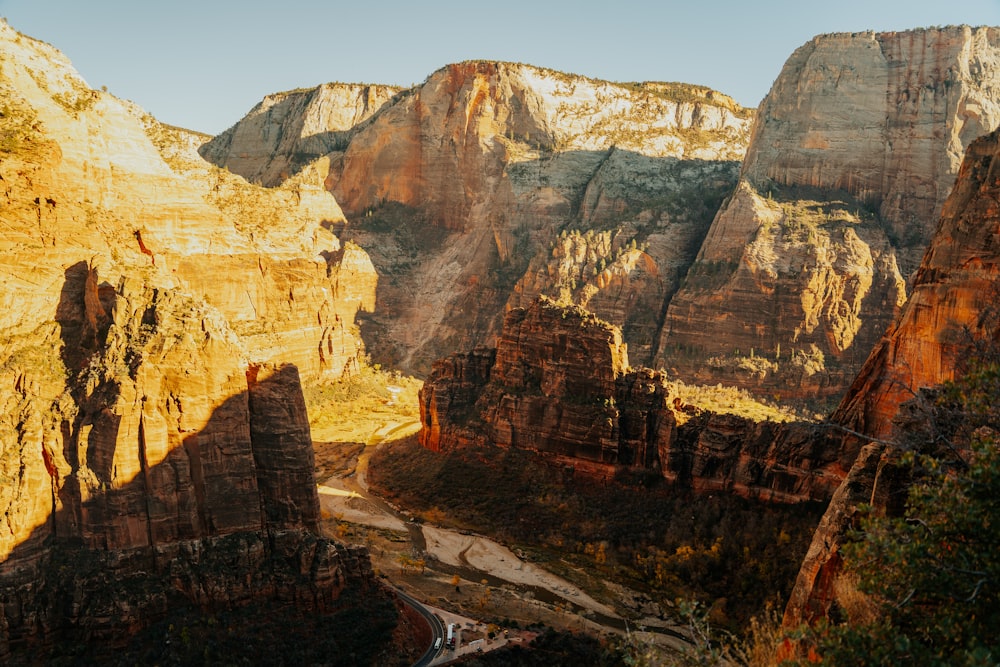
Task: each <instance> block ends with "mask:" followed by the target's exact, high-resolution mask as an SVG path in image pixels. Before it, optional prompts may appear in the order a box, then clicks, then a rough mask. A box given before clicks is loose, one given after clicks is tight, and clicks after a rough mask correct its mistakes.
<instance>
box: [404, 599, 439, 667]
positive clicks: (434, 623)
mask: <svg viewBox="0 0 1000 667" xmlns="http://www.w3.org/2000/svg"><path fill="white" fill-rule="evenodd" d="M396 594H397V595H398V596H399V598H400V599H401V600H402V601H403V602H405V603H406V604H408V605H410V607H412V608H413V609H414V610H416V612H417V613H418V614H420V615H421V616H423V617H424V618H425V619H426V620H427V622H428V623H429V624H430V626H431V643H430V645H429V647H428V648H427V650H426V651H425V652H424V654H423V655H422V656H420V659H419V660H417V661H416V662H415V663H413V667H427V665H430V664H431V663H432V662H434V658H436V657H437V656H438V653H440V652H441V648H434V646H435V644H437V641H438V640H439V639H440V640H441V644H442V646H443V644H444V623H442V622H441V620H440V619H439V618H438V617H437V616H435V615H434V613H433V612H431V610H430V609H428V608H427V607H425V606H424V605H422V604H420V602H418V601H417V600H415V599H413V598H412V597H410V596H409V595H407V594H406V593H404V592H403V591H401V590H399V589H398V588H397V589H396Z"/></svg>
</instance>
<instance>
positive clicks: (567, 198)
mask: <svg viewBox="0 0 1000 667" xmlns="http://www.w3.org/2000/svg"><path fill="white" fill-rule="evenodd" d="M749 122H750V112H749V111H747V110H744V109H741V108H739V107H738V106H737V105H735V104H734V103H733V102H732V101H731V100H729V99H728V98H726V97H725V96H724V95H720V94H719V93H715V92H713V91H709V90H707V89H703V88H697V87H694V86H684V85H680V84H669V85H668V84H635V85H622V84H613V83H608V82H603V81H595V80H592V79H587V78H584V77H578V76H571V75H566V74H561V73H558V72H553V71H550V70H544V69H539V68H535V67H530V66H526V65H514V64H509V63H495V62H467V63H460V64H455V65H449V66H447V67H445V68H442V69H441V70H438V71H437V72H434V73H433V74H431V76H430V77H428V79H427V81H426V82H425V83H424V84H422V85H421V86H418V87H417V88H414V89H412V90H410V91H405V92H403V93H400V94H399V95H397V96H396V97H395V98H394V99H393V101H392V102H390V103H388V104H386V105H385V106H384V107H383V108H382V109H381V111H380V112H379V113H377V114H376V115H375V116H373V117H372V118H371V119H370V120H368V121H367V122H366V123H364V124H363V127H360V128H359V129H358V130H357V131H356V133H355V134H354V135H353V136H352V137H351V140H350V141H349V143H348V144H347V146H346V148H345V149H344V150H343V151H340V152H335V153H332V154H331V156H330V159H331V168H330V171H329V176H328V179H327V185H328V187H329V188H330V190H331V192H333V194H334V195H335V196H336V198H337V201H338V202H340V204H341V205H342V206H343V207H344V210H345V211H346V212H347V214H348V217H349V218H350V221H351V222H350V224H348V225H347V226H346V227H345V228H344V229H343V230H342V231H340V237H341V238H342V239H353V240H354V241H356V242H357V243H358V244H359V245H360V246H362V247H364V248H366V249H368V251H369V252H370V253H371V255H372V260H373V262H374V263H375V266H376V268H377V270H378V272H379V274H380V276H382V280H381V282H380V284H379V293H378V297H377V301H378V304H379V307H378V308H377V309H376V311H375V313H374V314H373V315H372V316H370V317H366V323H365V327H363V331H364V332H365V334H366V342H367V343H368V344H369V350H370V352H371V353H372V355H373V358H375V359H378V360H379V361H381V362H383V363H385V364H392V365H395V366H398V367H400V368H402V369H404V370H411V371H415V372H421V373H423V372H426V371H427V370H429V368H430V365H431V362H432V361H433V360H434V359H437V358H439V357H441V356H444V355H445V354H449V353H451V352H453V351H454V350H456V349H471V348H473V347H476V346H477V345H481V344H488V345H493V344H494V343H495V340H496V336H497V334H498V333H499V328H500V322H501V314H502V312H503V311H504V310H505V309H506V308H510V307H515V306H520V305H527V304H529V303H530V302H531V301H532V300H533V299H534V298H535V297H536V296H538V295H539V294H546V295H549V296H553V297H558V296H559V295H560V293H561V292H563V291H568V292H569V293H570V295H571V297H572V298H574V299H576V300H577V302H580V303H583V302H586V304H587V306H588V308H590V309H592V310H594V311H595V312H596V313H598V314H599V315H600V316H601V317H604V318H606V319H608V320H609V321H611V322H613V323H615V324H618V325H623V326H624V331H625V333H626V337H627V339H628V340H629V342H630V343H632V344H633V345H635V349H636V352H635V353H636V354H640V350H643V351H644V356H643V358H644V359H645V358H646V357H647V356H648V354H649V353H651V352H652V350H653V348H654V347H655V340H656V334H655V332H658V330H659V327H660V326H661V324H662V316H663V312H664V308H665V303H666V300H667V299H668V298H669V296H670V295H671V294H672V293H673V291H674V290H675V289H676V287H677V283H678V281H679V278H680V276H681V275H683V273H684V271H685V270H686V267H687V266H688V265H689V264H690V262H691V261H692V260H693V257H694V254H695V252H696V249H697V247H698V246H699V245H700V242H701V239H702V237H703V235H704V233H705V230H706V229H707V225H708V222H709V221H710V219H711V217H712V215H713V214H714V212H715V210H716V208H717V207H718V204H719V202H720V201H721V199H722V197H723V196H724V194H725V193H726V192H727V191H729V190H730V189H731V188H732V185H733V183H734V182H735V174H736V170H737V168H738V167H737V164H738V163H737V161H738V160H739V158H740V157H741V156H742V153H743V150H744V148H745V145H746V144H745V141H746V137H747V132H748V128H749ZM587 230H594V231H595V232H596V231H598V230H600V231H602V232H603V235H602V239H600V240H594V242H592V243H589V242H588V246H589V247H588V250H587V251H586V252H583V253H581V252H579V251H577V250H573V249H570V248H568V247H567V246H566V241H565V239H564V238H561V237H560V232H564V231H565V232H566V233H567V234H571V233H573V232H574V231H576V232H578V234H577V235H578V236H581V237H582V235H583V234H584V233H585V232H586V231H587ZM637 247H641V249H642V251H641V254H640V252H639V251H638V249H637ZM632 251H635V252H632ZM557 254H558V256H557ZM605 270H607V272H608V273H607V275H605V276H602V273H603V272H604V271H605Z"/></svg>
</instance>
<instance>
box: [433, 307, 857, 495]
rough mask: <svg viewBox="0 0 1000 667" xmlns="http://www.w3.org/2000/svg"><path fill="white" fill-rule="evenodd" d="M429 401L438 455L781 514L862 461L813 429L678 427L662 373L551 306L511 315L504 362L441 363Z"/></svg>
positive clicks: (701, 417)
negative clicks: (506, 459)
mask: <svg viewBox="0 0 1000 667" xmlns="http://www.w3.org/2000/svg"><path fill="white" fill-rule="evenodd" d="M420 396H421V406H420V412H421V419H422V420H423V429H422V430H421V432H420V442H421V444H422V445H423V446H424V447H427V448H428V449H431V450H434V451H447V450H449V449H454V448H460V447H463V446H466V445H469V444H474V443H478V442H486V443H489V444H493V445H499V446H501V447H515V448H521V449H528V450H533V451H537V452H541V453H543V454H544V455H546V456H547V457H550V458H551V459H552V460H555V461H559V462H562V463H565V464H566V465H571V466H573V467H574V468H575V469H577V470H580V471H583V472H587V473H589V474H593V475H597V476H605V477H611V476H612V475H614V474H615V471H616V470H619V469H622V468H625V469H627V468H634V469H638V470H657V471H659V472H660V474H662V475H663V476H664V477H665V478H667V479H668V480H671V481H673V482H675V483H677V484H682V485H684V486H687V487H689V488H693V489H695V490H699V491H724V492H731V493H735V494H739V495H745V496H752V497H759V498H764V499H771V500H774V501H777V502H798V501H802V500H825V499H827V498H829V497H830V495H832V493H833V491H834V489H835V488H836V487H837V485H838V484H839V483H840V480H841V479H842V478H843V475H844V472H845V470H846V469H847V467H849V466H850V464H851V461H852V460H853V456H854V455H855V454H856V453H857V450H856V449H855V450H853V451H851V450H850V449H849V448H837V447H835V446H831V445H835V444H837V443H836V442H835V439H833V438H831V437H830V436H829V434H828V432H827V431H825V430H824V429H822V428H820V427H817V426H813V425H809V424H774V423H770V422H754V421H751V420H749V419H745V418H741V417H736V416H733V415H716V414H711V413H707V412H706V413H699V414H697V415H696V416H694V417H693V418H690V419H688V420H686V421H685V422H684V423H683V424H681V425H678V423H677V422H678V419H677V416H676V415H677V413H675V411H674V408H672V407H671V406H673V405H676V406H678V408H677V409H685V410H688V411H690V409H688V408H684V406H683V405H681V404H680V402H679V400H678V399H676V398H675V397H672V396H671V395H670V387H669V385H668V383H667V381H666V376H665V375H664V374H663V373H660V372H656V371H652V370H649V369H644V368H638V369H630V368H629V366H628V357H627V354H626V351H625V345H624V344H623V343H622V339H621V332H620V331H619V330H618V329H617V328H616V327H614V326H612V325H609V324H608V323H606V322H602V321H600V320H599V319H597V318H596V317H594V316H593V315H591V314H589V313H587V312H586V311H583V310H581V309H578V308H575V307H564V306H559V305H556V304H555V303H553V302H551V301H549V300H547V299H545V298H542V299H540V300H538V301H536V302H535V303H533V304H532V305H531V306H530V307H528V308H527V309H514V310H512V311H511V312H510V313H508V314H507V317H506V318H505V321H504V328H503V331H502V333H501V335H500V339H499V342H498V346H497V349H496V350H487V349H478V350H475V351H473V352H470V353H466V354H455V355H452V356H450V357H447V358H445V359H442V360H440V361H438V362H437V363H435V365H434V371H433V372H432V374H431V376H430V377H429V378H428V380H427V381H426V382H425V384H424V387H423V389H422V390H421V395H420ZM695 412H697V411H695Z"/></svg>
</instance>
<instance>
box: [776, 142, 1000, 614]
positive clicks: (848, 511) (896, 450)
mask: <svg viewBox="0 0 1000 667" xmlns="http://www.w3.org/2000/svg"><path fill="white" fill-rule="evenodd" d="M998 168H1000V135H998V134H997V133H996V132H994V133H992V134H990V135H988V136H986V137H983V138H981V139H979V140H977V141H975V142H974V143H973V144H972V145H971V146H970V147H969V149H968V151H967V154H966V158H965V161H964V162H963V164H962V168H961V170H960V171H959V175H958V180H957V182H956V184H955V188H954V189H953V190H952V193H951V195H950V196H949V198H948V200H947V201H946V202H945V204H944V207H943V211H942V214H941V219H940V223H939V226H938V229H937V232H936V233H935V235H934V240H933V241H932V243H931V246H930V248H929V249H928V251H927V253H926V255H925V256H924V260H923V262H922V263H921V266H920V269H919V271H918V272H917V275H916V278H915V280H914V288H913V295H912V296H911V298H910V300H909V301H908V303H907V304H906V307H905V309H904V310H903V312H902V314H901V315H900V317H899V318H898V320H897V321H896V323H895V324H894V325H893V327H891V328H890V329H889V331H888V332H887V333H886V335H885V336H884V337H883V338H882V340H881V341H880V342H879V344H878V345H877V346H876V348H875V350H874V351H873V352H872V354H871V356H870V357H869V358H868V361H867V362H866V363H865V366H864V369H863V370H862V372H861V373H860V374H859V376H858V378H857V379H856V380H855V382H854V384H853V385H852V386H851V389H850V391H849V392H848V393H847V395H846V396H845V398H844V400H843V401H842V402H841V404H840V407H839V408H838V409H837V411H836V412H835V413H834V416H833V419H834V420H835V421H837V422H839V423H840V424H843V425H845V426H846V427H848V428H850V429H852V430H853V431H854V432H856V433H857V436H856V437H850V438H849V439H851V440H854V441H855V442H860V443H865V442H868V444H867V445H866V446H865V448H864V449H863V450H862V453H861V455H860V456H859V457H858V460H857V462H856V463H855V464H854V467H853V468H852V470H851V472H850V474H849V476H848V478H847V479H846V480H845V481H844V484H843V485H842V486H841V488H840V489H839V490H838V492H837V494H836V495H835V496H834V499H833V501H832V502H831V505H830V508H829V509H828V510H827V513H826V516H825V517H824V518H823V521H822V523H821V524H820V527H819V529H818V530H817V533H816V535H815V537H814V539H813V544H812V546H811V547H810V550H809V554H808V556H807V558H806V560H805V562H804V564H803V566H802V570H801V572H800V573H799V577H798V582H797V584H796V588H795V592H794V594H793V596H792V598H791V601H790V602H789V605H788V611H787V612H786V618H788V619H797V618H803V617H805V618H808V617H814V616H817V615H823V614H826V613H831V610H836V609H838V608H840V609H842V608H843V607H844V600H843V599H842V598H843V597H844V596H847V595H849V594H850V592H851V591H852V590H853V588H852V585H851V584H850V583H849V582H844V581H841V580H840V573H841V566H842V560H841V556H840V554H839V550H840V547H841V545H842V544H843V542H844V541H845V540H846V539H847V533H848V531H849V530H850V529H851V528H852V526H853V525H854V522H855V520H856V517H857V514H858V508H859V505H861V504H871V505H873V506H874V508H875V509H876V511H878V512H885V513H889V514H894V513H895V514H899V513H901V511H902V509H903V508H902V503H903V501H904V500H905V496H906V487H907V486H908V484H909V480H910V473H909V471H908V470H907V469H906V468H905V467H902V466H900V465H899V459H900V456H901V454H902V452H904V451H906V450H907V449H908V448H909V447H918V448H933V447H936V446H939V444H940V442H948V441H949V439H950V438H952V437H953V435H954V434H953V433H952V431H953V430H956V429H957V428H958V427H957V426H956V424H951V425H948V426H943V425H941V424H939V423H936V422H935V421H934V420H933V419H932V417H933V414H934V409H932V407H931V406H932V404H933V400H932V397H928V395H926V394H925V393H924V392H922V390H923V389H925V388H928V387H935V386H936V385H939V384H941V383H943V382H946V381H949V380H952V379H954V378H955V377H956V374H957V373H960V372H961V371H962V367H963V359H964V358H966V357H968V356H970V354H972V353H974V352H975V350H976V349H977V348H978V347H979V346H981V345H986V346H990V345H992V344H994V342H995V340H996V336H997V332H998V328H997V311H996V303H997V278H998V275H1000V274H998V269H997V267H998V259H1000V257H998V255H997V251H996V247H995V242H994V241H995V238H996V234H997V229H998V225H1000V207H998V202H1000V189H998V183H1000V180H998V178H997V174H998ZM959 426H960V425H959ZM869 438H870V439H871V441H869ZM954 444H956V445H960V444H961V442H960V441H959V440H956V441H955V442H954Z"/></svg>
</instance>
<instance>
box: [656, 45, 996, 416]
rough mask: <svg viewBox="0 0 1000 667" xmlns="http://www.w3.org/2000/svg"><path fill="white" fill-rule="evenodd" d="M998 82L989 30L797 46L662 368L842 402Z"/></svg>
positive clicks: (986, 117)
mask: <svg viewBox="0 0 1000 667" xmlns="http://www.w3.org/2000/svg"><path fill="white" fill-rule="evenodd" d="M998 70H1000V33H998V32H997V30H996V29H995V28H969V27H967V26H962V27H954V28H941V29H927V30H915V31H911V32H900V33H872V32H865V33H854V34H836V35H823V36H820V37H816V38H815V39H813V40H811V41H810V42H809V43H807V44H805V45H804V46H802V47H801V48H799V49H798V50H797V51H796V52H795V53H794V54H793V55H792V56H791V57H790V58H789V60H788V61H787V63H786V64H785V67H784V68H783V70H782V72H781V74H780V75H779V77H778V78H777V80H776V81H775V83H774V86H773V87H772V89H771V91H770V93H769V94H768V96H767V97H766V98H765V100H764V102H763V103H762V104H761V108H760V110H759V113H758V117H757V120H756V123H755V125H754V129H753V135H752V140H751V144H750V147H749V148H748V150H747V157H746V160H745V162H744V165H743V170H742V172H741V177H740V184H739V187H738V188H737V189H736V191H735V193H734V194H733V196H732V197H731V198H730V199H729V200H728V201H727V203H726V205H725V207H724V208H723V210H721V211H720V212H719V214H718V215H717V217H716V219H715V221H714V222H713V223H712V229H711V231H710V232H709V234H708V236H707V238H706V240H705V242H704V244H703V246H702V248H701V251H700V253H699V255H698V258H697V261H696V262H695V263H694V265H693V266H692V268H691V269H690V271H689V272H688V275H687V278H686V281H685V285H684V287H683V289H681V290H680V291H679V292H678V294H677V295H676V296H675V297H674V299H673V300H672V301H671V303H670V307H669V311H668V313H667V316H666V325H665V327H664V330H663V337H662V339H661V341H660V355H661V357H659V358H661V359H662V363H663V364H664V365H665V366H666V367H669V368H674V369H675V370H676V371H677V372H679V373H681V375H682V377H686V378H697V379H699V380H702V381H706V382H715V381H726V382H732V383H736V384H740V385H742V386H745V387H748V388H755V387H756V388H759V389H761V390H764V391H767V392H768V393H773V392H775V391H778V392H781V391H785V392H786V393H787V395H789V396H802V395H814V396H823V395H826V396H837V395H839V394H840V392H842V391H843V389H844V388H845V387H846V386H847V385H848V384H849V383H850V381H851V379H852V378H853V377H854V375H855V374H856V372H857V371H858V370H859V368H860V366H861V364H862V363H863V362H864V360H865V359H866V358H867V355H868V352H869V351H870V350H871V348H872V347H873V346H874V344H875V343H876V342H877V341H878V339H879V337H880V336H881V334H882V332H883V331H884V330H885V328H886V327H887V326H888V325H889V324H890V323H891V322H892V321H893V319H894V317H895V316H896V314H897V313H898V309H899V308H900V307H901V306H902V304H903V303H904V301H905V290H904V282H903V277H906V276H908V275H909V274H910V273H911V272H912V271H913V270H914V269H915V268H916V266H917V263H918V262H919V259H920V257H921V255H922V254H923V252H924V249H925V248H926V245H927V243H928V242H929V241H930V238H931V234H932V232H933V230H934V225H935V222H936V221H937V218H938V215H939V214H940V211H941V207H942V205H943V203H944V200H945V197H946V196H947V193H948V192H949V191H950V189H951V187H952V185H953V183H954V180H955V176H956V174H957V172H958V167H959V162H960V160H961V155H962V152H963V150H964V148H965V147H966V146H967V145H968V144H969V143H970V142H971V141H972V140H973V139H975V138H976V137H978V136H981V135H982V134H985V133H987V132H989V131H990V130H992V129H993V128H995V127H997V125H998V124H1000V99H998V98H997V96H996V94H995V93H994V90H993V86H992V82H993V81H994V80H995V79H996V77H997V75H998ZM762 313H763V314H764V317H761V314H762ZM706 331H711V332H712V335H711V337H706V336H705V335H704V332H706ZM751 350H752V351H753V354H751V352H750V351H751ZM797 355H799V356H802V355H804V356H803V357H802V359H800V363H796V356H797ZM751 357H756V358H757V359H760V358H764V359H766V360H767V363H766V364H761V363H759V362H758V363H753V362H751V361H750V358H751ZM806 358H808V360H809V362H810V363H808V364H806V363H802V362H804V361H805V360H806ZM705 359H708V360H709V363H708V364H707V365H706V364H705V363H704V360H705Z"/></svg>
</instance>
